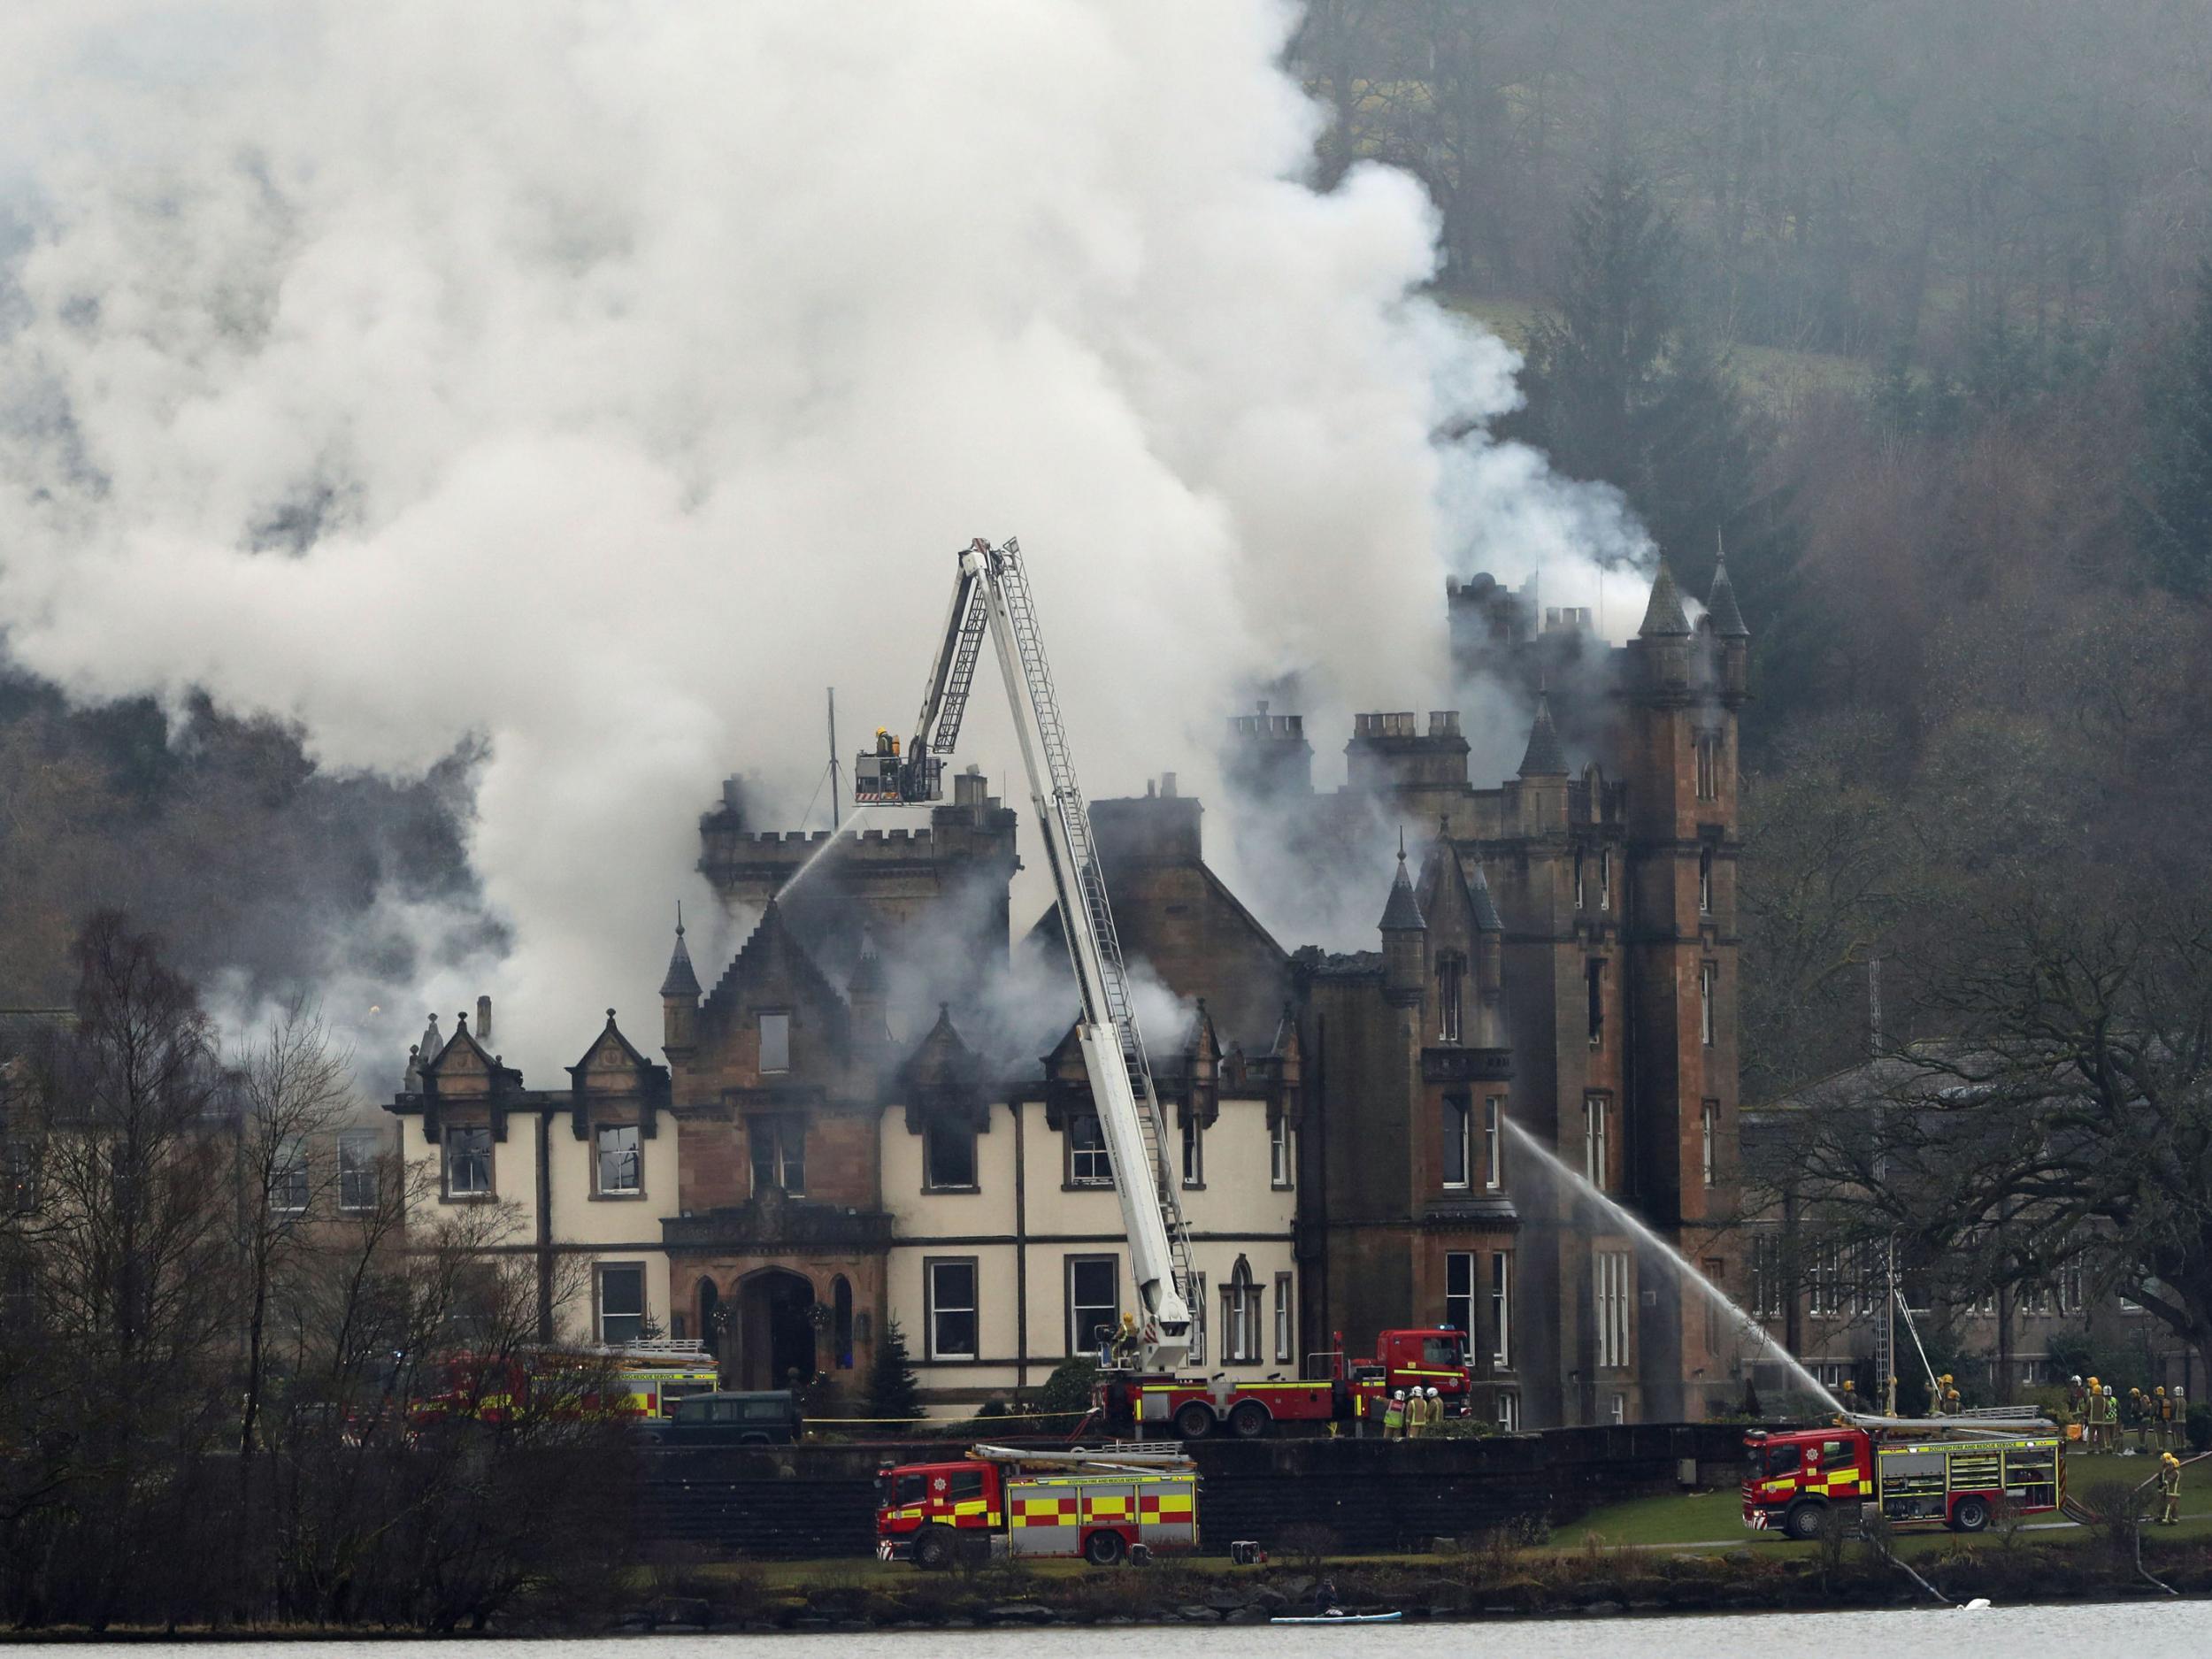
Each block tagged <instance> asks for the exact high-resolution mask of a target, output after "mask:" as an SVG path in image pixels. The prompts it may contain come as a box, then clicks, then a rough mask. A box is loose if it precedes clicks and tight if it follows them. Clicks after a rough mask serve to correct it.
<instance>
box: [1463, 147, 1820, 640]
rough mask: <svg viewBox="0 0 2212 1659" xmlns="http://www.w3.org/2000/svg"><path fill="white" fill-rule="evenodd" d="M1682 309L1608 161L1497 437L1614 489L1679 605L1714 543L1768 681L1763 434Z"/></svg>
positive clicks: (1775, 578)
mask: <svg viewBox="0 0 2212 1659" xmlns="http://www.w3.org/2000/svg"><path fill="white" fill-rule="evenodd" d="M1683 296H1684V280H1683V270H1682V244H1681V240H1680V237H1679V235H1678V232H1677V230H1676V228H1675V225H1674V222H1673V220H1672V219H1671V217H1670V216H1669V215H1668V213H1667V211H1666V210H1665V208H1664V206H1663V204H1661V203H1660V202H1659V201H1658V200H1657V199H1656V198H1655V196H1654V193H1653V190H1652V188H1651V185H1650V183H1649V181H1648V180H1647V179H1646V178H1645V177H1644V176H1643V175H1642V174H1641V173H1638V172H1637V171H1636V170H1635V169H1634V168H1632V167H1631V166H1630V165H1627V164H1626V163H1625V162H1623V161H1616V162H1614V163H1613V164H1612V165H1609V166H1608V167H1607V168H1606V169H1605V170H1604V172H1603V173H1601V174H1600V175H1599V176H1598V178H1597V180H1595V181H1594V183H1593V184H1592V186H1591V187H1590V189H1589V191H1588V193H1587V194H1586V196H1584V198H1583V200H1582V202H1581V204H1580V205H1579V206H1578V208H1577V209H1576V210H1575V214H1574V220H1573V225H1572V227H1571V233H1570V235H1569V248H1568V256H1567V262H1566V268H1565V270H1564V272H1563V274H1562V277H1561V280H1560V283H1559V290H1558V294H1557V296H1556V301H1555V308H1554V310H1553V311H1551V312H1550V313H1549V314H1548V315H1547V316H1545V317H1543V318H1541V319H1540V320H1539V321H1538V323H1537V325H1536V326H1535V329H1534V330H1533V332H1532V334H1531V337H1530V340H1529V344H1528V350H1527V354H1526V355H1527V366H1526V367H1525V369H1524V371H1523V373H1522V375H1521V388H1522V391H1523V393H1524V394H1525V396H1526V399H1527V402H1526V404H1525V407H1524V408H1523V409H1522V410H1521V411H1519V412H1518V413H1517V414H1516V415H1515V416H1514V417H1512V418H1511V419H1509V420H1508V421H1506V422H1505V423H1503V425H1502V427H1501V435H1502V436H1504V437H1509V438H1517V439H1520V440H1522V441H1523V442H1528V443H1531V444H1533V445H1534V446H1536V447H1537V448H1538V449H1542V450H1543V451H1544V452H1545V453H1546V454H1547V455H1548V456H1549V457H1550V458H1551V462H1552V465H1554V466H1555V467H1556V468H1557V469H1558V470H1559V471H1560V472H1564V473H1566V474H1567V475H1568V476H1570V477H1572V478H1582V479H1594V480H1600V481H1601V482H1604V483H1608V484H1611V485H1613V486H1614V487H1615V488H1617V489H1619V490H1620V491H1621V493H1622V494H1623V495H1625V496H1627V498H1628V502H1629V504H1630V505H1631V506H1632V507H1633V508H1634V509H1635V510H1636V514H1637V516H1638V517H1639V518H1640V519H1641V520H1642V521H1643V524H1644V526H1645V527H1646V528H1647V530H1649V531H1650V532H1651V535H1652V539H1653V540H1654V541H1656V542H1657V543H1658V544H1659V549H1660V551H1661V552H1662V553H1663V554H1664V555H1665V556H1666V557H1667V559H1668V560H1669V562H1670V563H1671V564H1672V565H1673V566H1674V572H1675V575H1676V577H1677V578H1678V580H1681V582H1682V583H1683V585H1684V586H1685V587H1686V588H1687V589H1688V590H1689V591H1690V592H1691V593H1693V594H1702V593H1703V592H1704V591H1705V589H1706V587H1707V586H1708V585H1709V582H1710V580H1711V572H1712V568H1713V566H1712V561H1713V558H1714V556H1715V553H1716V551H1717V549H1718V548H1719V547H1720V546H1721V545H1722V543H1723V542H1724V541H1725V544H1726V547H1727V551H1728V567H1729V573H1730V576H1731V577H1732V580H1733V581H1734V583H1735V588H1736V596H1737V600H1738V602H1739V603H1740V604H1741V605H1742V607H1743V610H1744V612H1745V616H1746V619H1747V621H1748V622H1749V623H1750V626H1751V632H1752V638H1753V641H1754V643H1755V649H1756V650H1757V651H1758V652H1759V656H1760V662H1761V666H1762V668H1763V669H1766V668H1771V667H1772V666H1773V664H1774V663H1775V660H1776V659H1777V658H1778V657H1787V656H1788V655H1789V654H1790V650H1791V646H1790V643H1789V641H1790V638H1791V631H1790V629H1789V627H1788V626H1787V613H1788V612H1789V611H1791V610H1792V608H1793V602H1792V595H1793V591H1794V588H1795V581H1794V571H1795V564H1796V545H1797V538H1796V532H1795V526H1794V525H1793V523H1792V522H1791V521H1790V518H1789V511H1788V505H1789V504H1788V502H1787V500H1786V498H1785V497H1784V496H1783V495H1780V494H1779V493H1778V492H1777V491H1775V490H1774V489H1772V488H1770V487H1769V486H1768V484H1767V483H1766V482H1765V480H1763V477H1762V468H1763V465H1764V463H1765V460H1766V456H1767V448H1768V439H1767V434H1766V431H1765V423H1764V422H1763V420H1762V419H1759V418H1758V417H1757V416H1756V415H1755V412H1754V411H1753V410H1752V408H1751V407H1750V405H1749V404H1748V403H1747V401H1746V399H1745V397H1744V395H1743V393H1742V391H1741V389H1740V387H1739V386H1738V384H1737V380H1736V375H1735V372H1734V368H1733V366H1732V364H1731V362H1730V360H1729V357H1728V354H1727V353H1726V352H1725V351H1724V349H1720V348H1719V347H1717V345H1715V344H1714V342H1712V341H1711V340H1710V339H1709V337H1707V335H1706V334H1704V333H1702V332H1701V330H1700V329H1698V328H1697V327H1695V326H1693V322H1692V319H1690V318H1689V316H1688V314H1687V310H1686V305H1685V303H1684V297H1683ZM1785 678H1786V676H1785Z"/></svg>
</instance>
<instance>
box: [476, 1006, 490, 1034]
mask: <svg viewBox="0 0 2212 1659" xmlns="http://www.w3.org/2000/svg"><path fill="white" fill-rule="evenodd" d="M491 1040H492V999H491V998H490V997H488V996H480V997H478V998H477V999H476V1041H479V1042H485V1043H488V1042H489V1041H491Z"/></svg>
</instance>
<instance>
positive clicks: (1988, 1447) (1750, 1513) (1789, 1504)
mask: <svg viewBox="0 0 2212 1659" xmlns="http://www.w3.org/2000/svg"><path fill="white" fill-rule="evenodd" d="M1861 1421H1863V1423H1864V1424H1865V1425H1866V1426H1864V1427H1858V1426H1846V1425H1837V1426H1834V1427H1830V1428H1816V1429H1795V1430H1792V1431H1790V1432H1786V1433H1769V1432H1766V1431H1764V1430H1761V1429H1755V1430H1753V1431H1752V1432H1750V1433H1748V1434H1747V1435H1745V1436H1744V1450H1745V1453H1746V1455H1747V1458H1748V1463H1747V1467H1746V1469H1745V1471H1744V1482H1743V1524H1744V1525H1746V1526H1748V1527H1750V1528H1752V1529H1753V1530H1755V1531H1760V1532H1763V1531H1767V1530H1770V1529H1771V1530H1775V1531H1778V1532H1786V1533H1788V1534H1789V1536H1790V1537H1792V1538H1799V1539H1804V1538H1816V1537H1817V1536H1819V1533H1820V1528H1821V1524H1822V1522H1823V1520H1824V1518H1825V1517H1827V1516H1828V1515H1829V1514H1830V1513H1831V1512H1832V1511H1834V1510H1842V1511H1843V1512H1844V1513H1845V1515H1846V1516H1847V1517H1848V1518H1849V1519H1850V1520H1851V1521H1853V1522H1856V1521H1857V1520H1858V1518H1859V1516H1860V1514H1861V1513H1862V1511H1863V1510H1864V1509H1869V1508H1871V1507H1873V1506H1876V1505H1878V1506H1879V1510H1880V1513H1881V1514H1882V1515H1884V1516H1886V1517H1888V1519H1890V1520H1891V1521H1893V1522H1897V1523H1901V1524H1907V1525H1909V1524H1911V1523H1914V1522H1925V1523H1931V1524H1938V1525H1945V1526H1948V1527H1950V1528H1952V1529H1953V1530H1954V1531H1956V1532H1980V1531H1981V1530H1982V1529H1983V1528H1984V1527H1985V1526H1987V1525H1989V1523H1990V1519H1991V1517H1993V1515H1994V1514H1995V1513H1996V1508H1997V1505H1998V1503H1999V1502H2007V1503H2009V1504H2011V1505H2012V1507H2013V1508H2014V1509H2016V1510H2017V1511H2019V1512H2022V1513H2025V1514H2033V1513H2039V1512H2042V1511H2045V1510H2049V1509H2059V1508H2061V1507H2062V1506H2063V1504H2064V1503H2065V1501H2066V1442H2065V1440H2063V1439H2062V1437H2061V1436H2060V1435H2059V1434H2058V1433H2057V1432H2055V1430H2054V1429H2053V1428H2052V1425H2050V1424H2048V1423H2047V1422H2043V1421H2040V1420H2036V1419H2023V1420H2018V1421H2011V1420H2007V1419H2003V1418H2000V1417H1988V1418H1954V1417H1931V1418H1902V1417H1870V1418H1864V1419H1861Z"/></svg>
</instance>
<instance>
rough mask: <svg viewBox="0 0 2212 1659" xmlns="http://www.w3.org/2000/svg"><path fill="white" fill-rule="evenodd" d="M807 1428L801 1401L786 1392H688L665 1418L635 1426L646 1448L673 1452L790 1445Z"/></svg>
mask: <svg viewBox="0 0 2212 1659" xmlns="http://www.w3.org/2000/svg"><path fill="white" fill-rule="evenodd" d="M805 1425H806V1420H805V1418H804V1417H802V1416H801V1415H800V1411H799V1402H798V1399H797V1397H796V1396H795V1395H794V1394H792V1392H791V1391H790V1390H789V1389H788V1388H780V1389H773V1390H769V1391H765V1392H763V1393H758V1394H736V1393H716V1394H692V1395H690V1396H688V1397H687V1398H686V1399H682V1400H680V1401H678V1402H676V1409H674V1410H673V1411H672V1412H671V1413H670V1414H669V1415H668V1416H667V1417H661V1418H658V1419H649V1420H648V1421H646V1422H644V1423H641V1424H640V1425H638V1429H639V1432H640V1433H641V1435H642V1436H643V1437H644V1439H645V1440H646V1442H647V1443H648V1444H649V1445H652V1446H657V1447H663V1448H668V1449H670V1450H674V1449H676V1448H681V1447H687V1446H789V1445H791V1444H793V1443H794V1442H795V1441H796V1440H798V1438H799V1433H800V1431H801V1430H802V1429H803V1428H804V1427H805Z"/></svg>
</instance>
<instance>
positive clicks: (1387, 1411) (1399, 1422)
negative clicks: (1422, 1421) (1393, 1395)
mask: <svg viewBox="0 0 2212 1659" xmlns="http://www.w3.org/2000/svg"><path fill="white" fill-rule="evenodd" d="M1405 1425H1406V1402H1404V1401H1402V1400H1393V1401H1392V1402H1390V1403H1389V1404H1388V1405H1386V1406H1385V1407H1384V1408H1383V1427H1384V1428H1385V1429H1402V1428H1403V1427H1405Z"/></svg>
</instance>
